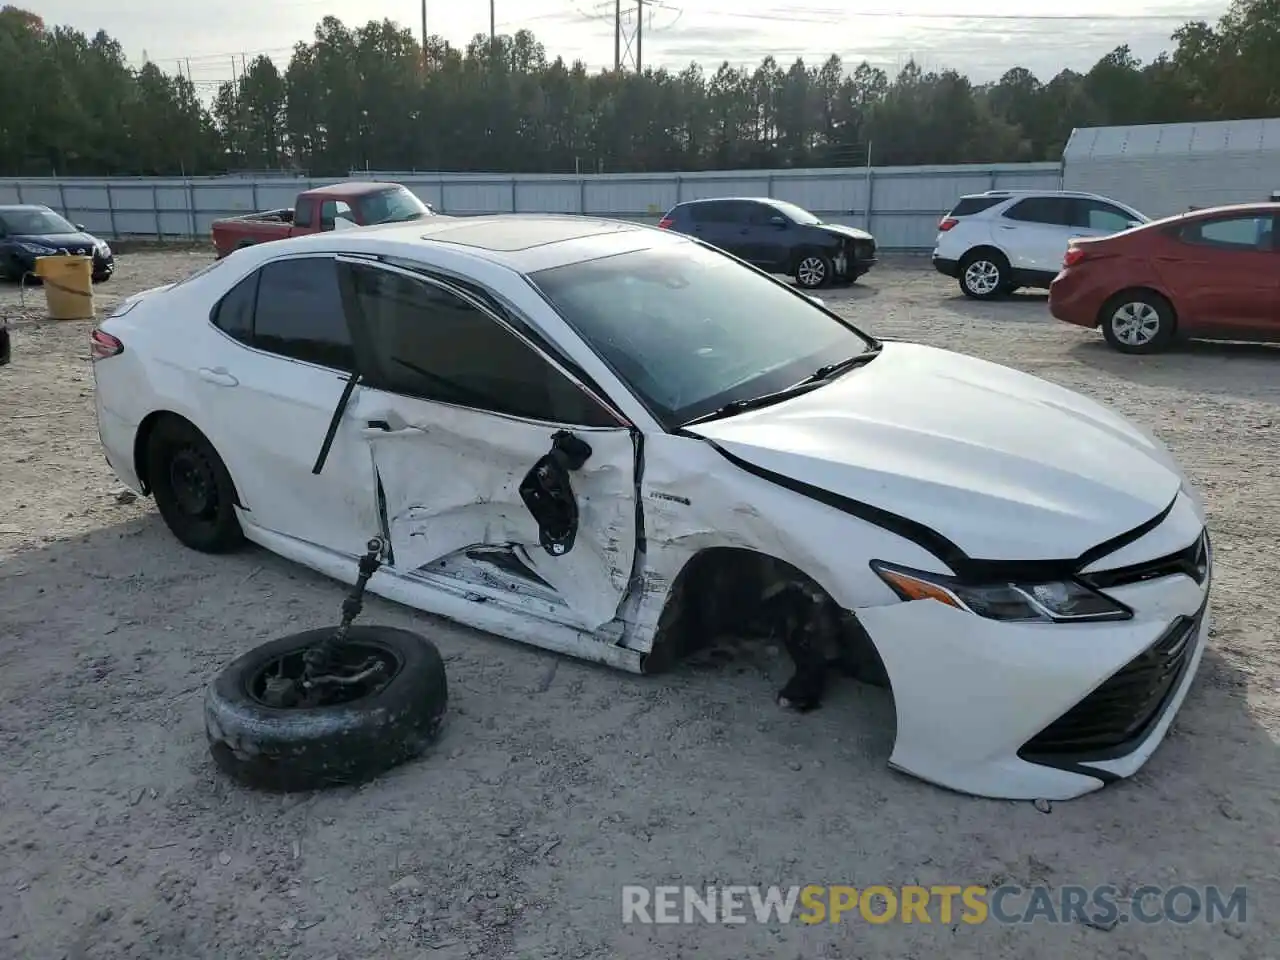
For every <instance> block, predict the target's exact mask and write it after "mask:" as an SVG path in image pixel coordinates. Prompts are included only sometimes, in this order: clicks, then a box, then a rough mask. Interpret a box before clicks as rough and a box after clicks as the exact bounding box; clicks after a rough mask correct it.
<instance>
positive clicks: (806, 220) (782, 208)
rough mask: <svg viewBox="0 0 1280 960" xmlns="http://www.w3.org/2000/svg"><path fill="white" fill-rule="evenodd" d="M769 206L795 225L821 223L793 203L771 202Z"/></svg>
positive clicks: (783, 201)
mask: <svg viewBox="0 0 1280 960" xmlns="http://www.w3.org/2000/svg"><path fill="white" fill-rule="evenodd" d="M769 205H770V206H771V207H774V208H775V209H776V210H777V211H778V212H779V213H781V214H783V215H784V216H787V217H789V218H791V219H792V220H794V221H795V222H796V223H801V224H806V225H808V224H814V223H821V222H822V221H821V220H819V219H818V218H817V217H815V216H814V215H813V214H812V213H810V212H809V211H808V210H806V209H804V207H797V206H796V205H795V204H794V203H787V202H786V201H785V200H771V201H770V202H769Z"/></svg>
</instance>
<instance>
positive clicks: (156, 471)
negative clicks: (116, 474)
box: [146, 416, 244, 553]
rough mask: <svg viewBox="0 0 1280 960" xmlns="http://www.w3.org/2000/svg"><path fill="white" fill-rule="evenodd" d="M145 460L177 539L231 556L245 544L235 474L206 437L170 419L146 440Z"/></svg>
mask: <svg viewBox="0 0 1280 960" xmlns="http://www.w3.org/2000/svg"><path fill="white" fill-rule="evenodd" d="M146 458H147V480H148V483H149V485H150V487H151V493H152V496H154V497H155V501H156V508H157V509H158V510H159V511H160V516H161V517H162V518H163V519H164V522H165V524H166V526H168V528H169V529H170V530H171V531H172V532H173V535H174V536H175V537H177V538H178V540H180V541H181V542H182V543H183V544H185V545H186V546H188V547H190V548H191V549H193V550H199V551H201V552H202V553H226V552H227V551H229V550H233V549H235V548H236V547H238V546H239V545H240V544H241V543H243V542H244V532H243V531H242V530H241V529H240V521H239V520H238V519H237V518H236V512H235V501H236V491H235V486H234V485H233V484H232V482H231V475H230V474H229V473H228V472H227V468H226V466H225V465H224V464H223V462H222V458H221V457H219V456H218V453H217V451H216V450H214V449H213V445H212V444H211V443H209V441H208V440H207V439H206V438H205V436H204V434H202V433H201V432H200V431H199V430H197V429H196V428H195V427H194V426H192V425H191V424H190V423H188V422H187V421H186V420H183V419H181V418H180V417H176V416H166V417H164V418H163V419H161V420H160V421H159V422H158V423H156V425H155V427H154V428H153V429H152V431H151V436H150V437H149V438H148V439H147V450H146Z"/></svg>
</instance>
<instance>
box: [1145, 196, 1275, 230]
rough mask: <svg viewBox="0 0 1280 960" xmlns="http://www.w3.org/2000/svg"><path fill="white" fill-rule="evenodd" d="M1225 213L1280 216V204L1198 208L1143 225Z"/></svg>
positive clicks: (1235, 204) (1223, 205)
mask: <svg viewBox="0 0 1280 960" xmlns="http://www.w3.org/2000/svg"><path fill="white" fill-rule="evenodd" d="M1224 213H1256V214H1271V215H1273V216H1280V202H1274V203H1273V202H1268V201H1265V200H1264V201H1262V202H1259V203H1224V204H1221V205H1219V206H1216V207H1196V208H1195V209H1194V210H1183V211H1182V212H1181V213H1173V214H1170V215H1169V216H1167V217H1161V218H1160V219H1159V220H1153V221H1152V222H1151V223H1148V224H1143V226H1145V227H1154V226H1160V225H1162V224H1167V223H1171V222H1173V221H1175V220H1200V219H1204V218H1206V217H1216V216H1221V215H1222V214H1224Z"/></svg>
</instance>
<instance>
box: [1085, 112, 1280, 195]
mask: <svg viewBox="0 0 1280 960" xmlns="http://www.w3.org/2000/svg"><path fill="white" fill-rule="evenodd" d="M1062 186H1063V189H1065V190H1085V191H1088V192H1090V193H1100V194H1102V195H1103V196H1107V197H1113V198H1114V199H1116V200H1119V201H1121V202H1122V203H1127V204H1129V205H1130V206H1133V207H1136V208H1137V209H1139V210H1141V211H1142V212H1143V213H1145V214H1146V215H1147V216H1149V217H1157V218H1158V217H1166V216H1170V215H1172V214H1175V213H1185V212H1186V211H1187V210H1189V209H1191V208H1192V207H1212V206H1217V205H1218V204H1223V203H1258V202H1260V201H1264V200H1271V199H1276V200H1280V119H1270V120H1223V121H1218V122H1213V123H1152V124H1144V125H1140V126H1131V127H1083V128H1081V127H1078V128H1076V129H1075V130H1072V131H1071V137H1070V139H1068V140H1067V145H1066V147H1065V148H1064V149H1063V151H1062Z"/></svg>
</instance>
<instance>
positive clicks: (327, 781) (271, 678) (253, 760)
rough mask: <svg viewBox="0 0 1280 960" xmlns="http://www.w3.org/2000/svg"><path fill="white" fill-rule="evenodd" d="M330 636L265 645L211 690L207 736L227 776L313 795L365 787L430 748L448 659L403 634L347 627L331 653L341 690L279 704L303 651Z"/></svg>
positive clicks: (440, 716)
mask: <svg viewBox="0 0 1280 960" xmlns="http://www.w3.org/2000/svg"><path fill="white" fill-rule="evenodd" d="M334 630H335V628H334V627H327V628H324V629H320V630H308V631H306V632H304V633H298V634H294V635H292V636H288V637H281V638H280V639H279V640H273V641H271V642H270V643H266V644H263V645H262V646H260V647H258V648H256V649H254V650H251V651H249V652H248V653H246V654H245V655H244V656H242V657H240V658H239V659H238V660H236V661H235V662H233V663H232V664H231V665H230V666H228V667H227V668H226V669H225V670H224V671H223V672H222V673H221V674H220V675H219V676H218V678H217V679H216V680H215V681H214V683H213V684H212V685H211V686H210V687H209V690H208V693H207V694H206V697H205V732H206V735H207V737H208V741H209V750H210V752H211V753H212V754H213V759H214V762H215V763H217V765H218V767H219V768H220V769H221V770H222V771H223V772H225V773H226V774H228V775H229V776H231V777H232V778H234V779H235V780H237V781H238V782H240V783H242V784H244V785H246V786H250V787H256V788H258V789H263V790H270V791H275V792H293V791H299V790H317V789H321V788H324V787H332V786H339V785H351V784H358V783H363V782H365V781H368V780H370V779H372V778H373V777H375V776H377V775H378V774H380V773H383V772H385V771H387V770H389V769H391V768H392V767H395V766H398V765H399V764H402V763H404V762H406V761H408V760H412V759H414V758H415V757H418V756H420V755H421V754H422V753H423V752H425V751H426V749H427V748H428V747H429V746H430V745H431V744H432V743H434V742H435V740H436V739H437V737H438V735H439V731H440V728H441V725H442V723H443V721H444V714H445V708H446V706H447V703H448V684H447V681H446V679H445V669H444V661H443V660H442V659H441V657H440V653H439V651H438V650H437V649H436V647H435V645H434V644H433V643H432V642H431V641H430V640H428V639H427V638H426V637H423V636H421V635H419V634H416V633H412V632H410V631H408V630H400V629H397V628H395V627H387V626H381V625H377V624H374V625H369V626H351V627H350V628H349V629H348V632H347V634H346V637H345V638H344V639H343V640H342V642H341V643H340V644H339V645H338V646H337V647H336V649H334V650H333V651H331V656H332V657H333V660H334V661H336V662H331V664H330V666H331V667H332V668H333V672H334V674H335V675H336V676H342V677H343V679H342V680H340V681H338V682H339V683H340V684H341V686H340V687H334V688H331V689H329V690H328V691H327V692H325V693H323V694H322V695H320V696H318V697H317V698H315V700H313V701H312V703H313V704H316V705H308V704H307V703H303V704H299V705H296V706H285V707H281V706H279V705H278V704H279V703H281V702H282V701H281V695H280V694H281V691H282V690H286V689H288V688H289V687H290V686H291V685H294V684H296V682H297V680H298V678H300V677H301V676H302V675H303V672H304V669H305V654H306V653H307V651H308V650H309V649H314V647H315V645H316V644H317V643H319V642H320V641H322V640H323V639H324V638H325V637H326V636H332V634H333V632H334ZM362 677H363V679H361V678H362Z"/></svg>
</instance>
